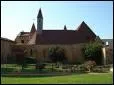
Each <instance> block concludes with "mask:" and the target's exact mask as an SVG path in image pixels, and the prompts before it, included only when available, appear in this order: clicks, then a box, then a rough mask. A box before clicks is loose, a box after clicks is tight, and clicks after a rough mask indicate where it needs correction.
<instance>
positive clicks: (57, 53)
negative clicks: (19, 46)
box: [48, 47, 66, 71]
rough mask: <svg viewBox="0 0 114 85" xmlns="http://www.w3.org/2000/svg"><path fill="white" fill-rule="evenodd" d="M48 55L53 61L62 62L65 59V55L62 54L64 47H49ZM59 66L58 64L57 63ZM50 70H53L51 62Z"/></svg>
mask: <svg viewBox="0 0 114 85" xmlns="http://www.w3.org/2000/svg"><path fill="white" fill-rule="evenodd" d="M48 56H49V58H50V59H51V60H52V62H53V63H56V65H57V62H62V63H63V62H64V61H65V60H66V57H65V55H64V49H63V48H60V47H51V48H49V51H48ZM57 67H59V65H57ZM52 71H53V64H52Z"/></svg>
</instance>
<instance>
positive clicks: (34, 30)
mask: <svg viewBox="0 0 114 85" xmlns="http://www.w3.org/2000/svg"><path fill="white" fill-rule="evenodd" d="M34 32H36V28H35V25H34V23H33V25H32V28H31V31H30V33H34Z"/></svg>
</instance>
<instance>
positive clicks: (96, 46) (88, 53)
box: [82, 42, 102, 64]
mask: <svg viewBox="0 0 114 85" xmlns="http://www.w3.org/2000/svg"><path fill="white" fill-rule="evenodd" d="M101 48H102V44H101V43H99V42H91V43H89V44H86V45H85V46H84V48H83V49H82V52H83V56H84V57H85V60H94V61H95V62H96V63H97V64H101V60H102V50H101Z"/></svg>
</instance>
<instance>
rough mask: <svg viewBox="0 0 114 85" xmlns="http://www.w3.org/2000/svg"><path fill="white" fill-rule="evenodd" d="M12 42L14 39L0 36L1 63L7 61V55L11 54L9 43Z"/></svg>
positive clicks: (11, 43) (12, 43)
mask: <svg viewBox="0 0 114 85" xmlns="http://www.w3.org/2000/svg"><path fill="white" fill-rule="evenodd" d="M14 44H15V42H14V41H11V40H9V39H5V38H1V63H5V62H6V61H7V57H10V56H12V51H11V49H12V48H11V45H14Z"/></svg>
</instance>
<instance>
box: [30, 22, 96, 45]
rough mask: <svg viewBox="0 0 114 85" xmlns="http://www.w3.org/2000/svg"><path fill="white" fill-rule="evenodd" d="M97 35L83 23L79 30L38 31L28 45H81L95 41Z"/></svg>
mask: <svg viewBox="0 0 114 85" xmlns="http://www.w3.org/2000/svg"><path fill="white" fill-rule="evenodd" d="M95 38H96V35H95V34H94V32H92V30H91V29H90V28H89V27H88V26H87V25H86V23H85V22H82V23H81V24H80V26H79V27H78V29H77V30H42V34H38V32H37V31H36V32H35V33H34V35H33V36H32V39H31V40H30V41H29V43H28V44H79V43H86V42H89V41H91V40H95Z"/></svg>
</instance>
